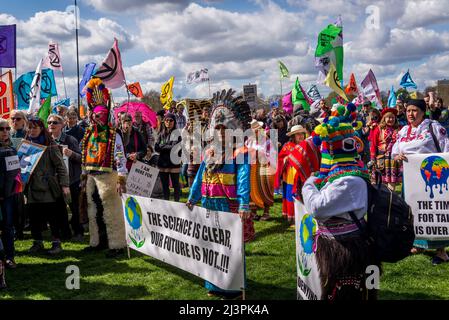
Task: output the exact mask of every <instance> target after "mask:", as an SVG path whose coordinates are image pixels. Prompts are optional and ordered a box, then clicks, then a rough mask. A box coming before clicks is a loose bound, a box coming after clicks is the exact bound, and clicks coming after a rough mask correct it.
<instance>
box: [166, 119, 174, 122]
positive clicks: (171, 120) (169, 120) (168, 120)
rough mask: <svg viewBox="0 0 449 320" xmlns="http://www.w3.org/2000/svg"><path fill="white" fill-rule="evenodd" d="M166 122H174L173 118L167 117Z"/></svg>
mask: <svg viewBox="0 0 449 320" xmlns="http://www.w3.org/2000/svg"><path fill="white" fill-rule="evenodd" d="M164 121H165V122H173V119H165V120H164Z"/></svg>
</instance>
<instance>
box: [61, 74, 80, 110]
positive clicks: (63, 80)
mask: <svg viewBox="0 0 449 320" xmlns="http://www.w3.org/2000/svg"><path fill="white" fill-rule="evenodd" d="M61 73H62V82H63V83H64V91H65V98H66V99H67V88H66V86H65V78H64V71H63V70H62V67H61ZM78 90H79V86H78ZM78 105H79V104H78Z"/></svg>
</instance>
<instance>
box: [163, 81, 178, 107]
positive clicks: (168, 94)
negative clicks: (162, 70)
mask: <svg viewBox="0 0 449 320" xmlns="http://www.w3.org/2000/svg"><path fill="white" fill-rule="evenodd" d="M174 80H175V77H171V78H170V79H169V80H168V81H167V82H166V83H164V84H163V85H162V87H161V97H160V100H161V103H162V105H163V107H164V109H166V110H168V109H170V107H171V102H172V101H173V81H174Z"/></svg>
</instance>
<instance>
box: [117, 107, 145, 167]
mask: <svg viewBox="0 0 449 320" xmlns="http://www.w3.org/2000/svg"><path fill="white" fill-rule="evenodd" d="M120 123H121V125H120V128H121V132H122V138H123V146H124V147H125V156H126V169H128V172H129V171H130V170H131V166H132V164H133V163H134V162H136V161H137V160H139V161H142V159H143V158H144V157H145V155H146V154H147V144H146V142H145V140H144V139H143V137H142V135H141V134H140V133H139V131H137V129H136V128H134V127H133V125H132V123H133V118H132V117H131V115H130V114H129V113H125V114H124V115H122V116H121V118H120Z"/></svg>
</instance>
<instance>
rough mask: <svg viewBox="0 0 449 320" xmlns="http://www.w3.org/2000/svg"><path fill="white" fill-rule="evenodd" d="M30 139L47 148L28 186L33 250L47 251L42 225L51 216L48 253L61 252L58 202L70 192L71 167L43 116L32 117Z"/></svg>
mask: <svg viewBox="0 0 449 320" xmlns="http://www.w3.org/2000/svg"><path fill="white" fill-rule="evenodd" d="M26 139H27V140H29V141H31V142H33V143H36V144H39V145H43V146H46V147H47V148H46V149H45V152H44V154H43V155H42V157H41V158H40V160H39V162H38V164H37V166H36V168H35V169H34V171H33V173H32V175H31V177H30V180H29V181H28V183H27V185H26V188H25V195H26V198H27V207H28V212H29V214H30V224H31V235H32V237H33V240H34V242H33V246H32V247H31V248H30V250H29V251H30V252H31V253H38V252H41V251H43V250H44V242H43V237H42V226H43V224H44V223H45V222H46V221H47V219H48V221H49V222H50V229H51V235H52V238H53V240H52V247H51V249H50V250H49V251H48V253H49V254H59V253H61V252H62V247H61V234H60V231H59V223H58V221H59V217H58V215H59V214H60V212H59V208H58V205H57V202H56V201H57V199H58V198H59V197H61V196H62V195H64V196H69V195H70V189H69V185H70V183H69V182H70V181H69V175H68V170H67V168H66V167H65V164H64V160H63V156H62V153H61V151H60V149H59V146H58V145H57V144H56V143H55V142H54V141H53V138H52V137H51V135H50V133H49V132H48V131H47V129H46V128H45V126H44V123H43V122H42V120H41V119H39V118H34V117H32V118H31V119H30V120H29V131H28V134H27V136H26Z"/></svg>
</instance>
